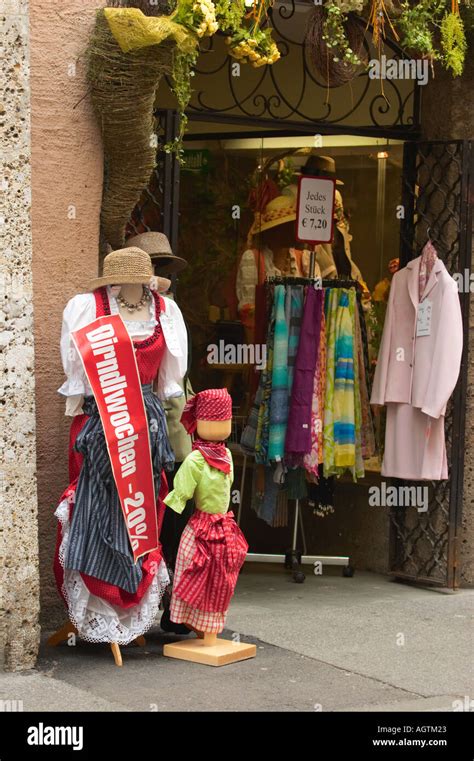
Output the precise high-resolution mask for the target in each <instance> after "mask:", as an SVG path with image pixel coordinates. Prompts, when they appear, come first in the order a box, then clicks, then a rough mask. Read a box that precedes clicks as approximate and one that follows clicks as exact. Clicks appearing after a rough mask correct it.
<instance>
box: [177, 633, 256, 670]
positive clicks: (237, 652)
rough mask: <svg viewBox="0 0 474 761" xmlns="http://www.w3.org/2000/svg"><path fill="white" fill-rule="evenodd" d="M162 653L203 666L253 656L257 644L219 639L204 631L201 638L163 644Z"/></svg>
mask: <svg viewBox="0 0 474 761" xmlns="http://www.w3.org/2000/svg"><path fill="white" fill-rule="evenodd" d="M163 655H165V656H167V657H168V658H179V659H180V660H182V661H192V662H193V663H202V664H204V665H205V666H226V665H227V664H228V663H236V662H237V661H244V660H246V659H247V658H255V656H256V655H257V646H256V645H248V644H245V643H243V642H232V641H231V640H229V639H219V638H218V637H217V634H215V633H212V632H206V633H204V636H203V637H202V639H201V638H199V637H198V638H197V639H191V640H183V641H182V642H174V643H172V644H169V645H165V646H164V648H163Z"/></svg>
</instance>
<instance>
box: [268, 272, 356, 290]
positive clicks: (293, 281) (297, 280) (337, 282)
mask: <svg viewBox="0 0 474 761" xmlns="http://www.w3.org/2000/svg"><path fill="white" fill-rule="evenodd" d="M265 284H268V285H316V284H321V287H322V288H357V289H358V290H360V289H361V284H360V283H359V281H358V280H347V279H342V278H341V279H339V278H336V277H335V278H329V277H328V278H326V277H325V278H319V277H291V276H285V275H272V276H271V277H267V278H266V279H265Z"/></svg>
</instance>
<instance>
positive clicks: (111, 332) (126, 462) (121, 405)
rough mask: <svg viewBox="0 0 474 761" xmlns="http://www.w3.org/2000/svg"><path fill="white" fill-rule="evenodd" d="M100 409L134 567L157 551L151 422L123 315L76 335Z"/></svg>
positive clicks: (108, 317)
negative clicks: (147, 413) (143, 557)
mask: <svg viewBox="0 0 474 761" xmlns="http://www.w3.org/2000/svg"><path fill="white" fill-rule="evenodd" d="M71 336H72V339H73V341H74V344H75V346H76V348H77V351H78V352H79V355H80V357H81V359H82V363H83V365H84V370H85V372H86V375H87V378H88V380H89V383H90V385H91V388H92V392H93V394H94V397H95V401H96V403H97V408H98V410H99V414H100V419H101V421H102V426H103V428H104V433H105V441H106V444H107V450H108V453H109V457H110V464H111V466H112V473H113V476H114V481H115V485H116V487H117V491H118V495H119V499H120V504H121V506H122V512H123V517H124V520H125V524H126V526H127V532H128V537H129V539H130V544H131V547H132V550H133V557H134V560H135V562H136V561H137V560H138V558H140V557H142V555H146V554H147V553H148V552H151V551H152V550H155V549H157V547H159V541H158V523H157V517H156V504H155V486H154V481H153V468H152V463H151V452H150V437H149V433H148V422H147V416H146V412H145V405H144V403H143V394H142V387H141V383H140V376H139V373H138V367H137V361H136V358H135V350H134V347H133V343H132V340H131V338H130V336H129V334H128V332H127V329H126V327H125V325H124V323H123V320H122V318H121V316H120V315H118V314H116V315H106V316H105V317H98V318H97V319H96V320H94V321H93V322H91V323H89V325H86V326H85V327H84V328H81V329H80V330H75V331H74V332H72V333H71Z"/></svg>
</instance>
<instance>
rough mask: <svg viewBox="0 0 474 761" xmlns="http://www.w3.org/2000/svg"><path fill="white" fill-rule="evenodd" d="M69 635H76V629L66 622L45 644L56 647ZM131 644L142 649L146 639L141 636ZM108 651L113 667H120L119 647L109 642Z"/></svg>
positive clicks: (115, 643)
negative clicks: (113, 663)
mask: <svg viewBox="0 0 474 761" xmlns="http://www.w3.org/2000/svg"><path fill="white" fill-rule="evenodd" d="M71 634H77V629H76V627H75V626H74V624H72V623H71V622H70V621H67V623H65V624H64V626H62V627H61V628H60V629H58V631H57V632H55V633H54V634H52V635H51V637H50V638H49V639H48V640H47V643H46V644H47V645H49V646H50V647H56V646H57V645H59V644H61V642H64V641H65V640H67V639H68V638H69V636H70V635H71ZM132 644H133V645H137V646H138V647H144V646H145V645H146V639H145V637H144V636H143V635H141V636H140V637H137V638H136V639H134V640H133V642H132ZM110 649H111V650H112V655H113V656H114V661H115V665H116V666H122V665H123V663H122V653H121V651H120V645H119V644H118V643H117V642H111V643H110Z"/></svg>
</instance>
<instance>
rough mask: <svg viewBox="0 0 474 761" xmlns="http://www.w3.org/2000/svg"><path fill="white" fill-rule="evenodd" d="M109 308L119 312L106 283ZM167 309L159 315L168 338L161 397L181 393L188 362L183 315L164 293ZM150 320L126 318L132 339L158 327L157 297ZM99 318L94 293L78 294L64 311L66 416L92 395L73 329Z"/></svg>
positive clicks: (79, 410)
mask: <svg viewBox="0 0 474 761" xmlns="http://www.w3.org/2000/svg"><path fill="white" fill-rule="evenodd" d="M107 294H108V297H109V304H110V311H111V313H112V314H119V313H120V310H119V305H118V302H117V299H116V298H115V297H114V296H113V294H112V292H111V289H110V287H109V286H107ZM162 298H163V301H164V303H165V311H164V313H163V312H162V313H161V315H160V323H161V327H162V330H163V335H164V338H165V343H166V349H165V353H164V355H163V359H162V361H161V364H160V368H159V371H158V377H157V379H156V386H157V394H158V396H159V397H160V399H171V398H173V397H177V396H182V395H183V388H182V379H183V378H184V376H185V375H186V370H187V363H188V335H187V331H186V326H185V324H184V320H183V315H182V314H181V310H180V308H179V307H178V305H177V304H176V303H175V302H174V301H173V299H171V298H168V297H166V296H163V297H162ZM149 306H150V317H149V319H148V320H140V321H136V320H125V319H124V323H125V327H126V328H127V330H128V333H129V335H130V337H131V338H135V339H140V340H143V339H145V338H148V336H151V335H152V333H153V331H154V329H155V327H156V315H155V300H154V299H152V300H151V301H150V303H149ZM95 319H96V302H95V297H94V294H93V293H78V294H77V295H76V296H73V298H72V299H70V300H69V301H68V303H67V304H66V307H65V309H64V312H63V324H62V330H61V359H62V363H63V368H64V373H65V375H66V380H65V381H64V383H63V385H62V386H61V388H59V389H58V392H59V393H60V394H62V395H63V396H65V397H67V399H66V415H80V414H81V413H82V403H83V400H84V396H88V395H90V394H92V389H91V387H90V385H89V382H88V380H87V376H86V374H85V371H84V367H83V365H82V362H81V359H80V357H79V354H78V353H77V350H76V347H75V346H74V343H73V341H72V339H71V332H72V331H74V330H79V328H83V327H84V326H85V325H88V324H89V323H90V322H92V321H93V320H95Z"/></svg>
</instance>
